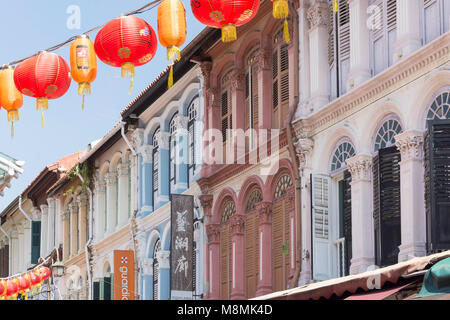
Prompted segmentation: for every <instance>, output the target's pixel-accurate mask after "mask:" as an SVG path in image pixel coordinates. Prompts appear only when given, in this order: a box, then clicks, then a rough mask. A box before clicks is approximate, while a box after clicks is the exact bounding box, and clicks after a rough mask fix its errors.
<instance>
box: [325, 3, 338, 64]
mask: <svg viewBox="0 0 450 320" xmlns="http://www.w3.org/2000/svg"><path fill="white" fill-rule="evenodd" d="M327 30H328V64H329V65H330V67H331V66H333V64H334V61H335V54H336V52H335V51H334V49H335V48H334V47H335V43H336V39H335V38H334V36H335V34H334V4H333V2H330V3H329V4H328V23H327Z"/></svg>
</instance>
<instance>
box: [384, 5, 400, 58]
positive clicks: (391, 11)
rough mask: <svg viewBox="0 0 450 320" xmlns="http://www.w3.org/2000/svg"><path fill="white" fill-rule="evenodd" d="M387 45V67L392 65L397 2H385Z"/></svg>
mask: <svg viewBox="0 0 450 320" xmlns="http://www.w3.org/2000/svg"><path fill="white" fill-rule="evenodd" d="M386 15H387V28H388V31H387V43H388V58H387V61H388V66H392V65H393V63H394V62H393V59H394V46H395V43H396V42H397V0H387V13H386Z"/></svg>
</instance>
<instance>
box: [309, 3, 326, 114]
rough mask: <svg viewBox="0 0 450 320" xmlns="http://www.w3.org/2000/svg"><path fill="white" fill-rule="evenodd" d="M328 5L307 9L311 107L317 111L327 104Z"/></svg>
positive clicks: (316, 5)
mask: <svg viewBox="0 0 450 320" xmlns="http://www.w3.org/2000/svg"><path fill="white" fill-rule="evenodd" d="M328 10H329V9H328V4H327V3H326V2H317V1H316V2H315V3H314V5H313V6H312V7H311V8H309V9H308V13H307V15H308V21H309V50H310V51H309V57H310V63H309V66H310V88H311V107H312V109H313V110H314V111H317V110H319V109H320V108H321V107H323V106H325V105H327V104H328V102H329V98H328V97H329V84H328V77H329V72H330V71H329V65H328V27H327V24H328Z"/></svg>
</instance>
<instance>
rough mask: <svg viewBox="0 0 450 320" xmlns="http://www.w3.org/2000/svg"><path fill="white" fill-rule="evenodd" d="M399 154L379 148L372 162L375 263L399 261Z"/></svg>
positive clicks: (391, 149)
mask: <svg viewBox="0 0 450 320" xmlns="http://www.w3.org/2000/svg"><path fill="white" fill-rule="evenodd" d="M400 161H401V155H400V152H399V151H398V149H397V148H396V147H391V148H386V149H381V150H379V152H378V156H377V157H376V158H375V161H374V169H373V170H374V210H375V211H374V224H375V248H376V250H375V251H376V264H377V265H378V266H382V267H384V266H389V265H392V264H396V263H397V262H398V253H399V248H398V247H399V246H400V244H401V224H400V215H401V208H400V204H401V199H400Z"/></svg>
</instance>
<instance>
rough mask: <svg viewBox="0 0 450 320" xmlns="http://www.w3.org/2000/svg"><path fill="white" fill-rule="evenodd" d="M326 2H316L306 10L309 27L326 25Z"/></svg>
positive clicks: (327, 10)
mask: <svg viewBox="0 0 450 320" xmlns="http://www.w3.org/2000/svg"><path fill="white" fill-rule="evenodd" d="M328 12H329V9H328V4H327V3H326V2H316V3H315V4H314V5H313V6H312V7H310V8H309V9H308V11H307V18H308V22H309V29H310V30H311V29H314V28H315V27H319V26H327V24H328V14H329V13H328Z"/></svg>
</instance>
